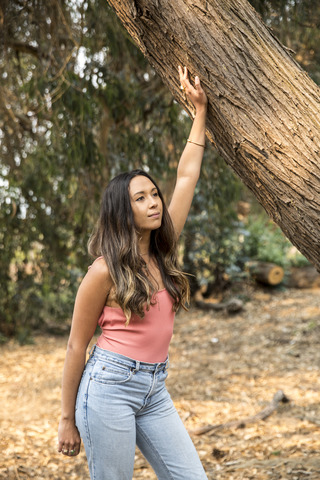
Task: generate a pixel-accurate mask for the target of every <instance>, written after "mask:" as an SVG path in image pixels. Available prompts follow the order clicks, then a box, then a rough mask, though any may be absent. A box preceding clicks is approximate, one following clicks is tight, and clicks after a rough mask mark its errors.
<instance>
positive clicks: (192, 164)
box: [168, 67, 207, 236]
mask: <svg viewBox="0 0 320 480" xmlns="http://www.w3.org/2000/svg"><path fill="white" fill-rule="evenodd" d="M179 75H180V82H181V86H182V87H183V89H184V91H185V93H186V95H187V97H188V98H189V100H191V102H192V103H193V105H194V106H195V109H196V114H195V117H194V120H193V125H192V128H191V131H190V134H189V139H188V142H187V144H186V146H185V149H184V151H183V153H182V155H181V158H180V161H179V164H178V169H177V181H176V185H175V188H174V192H173V195H172V200H171V202H170V205H169V209H168V210H169V213H170V216H171V219H172V222H173V225H174V228H175V231H176V234H177V236H179V235H180V233H181V231H182V229H183V227H184V224H185V222H186V219H187V216H188V213H189V210H190V206H191V203H192V198H193V195H194V189H195V186H196V184H197V181H198V179H199V176H200V169H201V163H202V158H203V152H204V146H205V125H206V115H207V97H206V94H205V93H204V91H203V89H202V87H201V85H200V80H199V78H198V77H195V86H194V87H193V86H192V85H191V83H190V81H189V78H188V71H187V69H186V67H185V68H184V69H183V70H182V68H181V67H179Z"/></svg>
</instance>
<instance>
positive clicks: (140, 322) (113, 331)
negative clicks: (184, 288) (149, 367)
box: [97, 289, 175, 363]
mask: <svg viewBox="0 0 320 480" xmlns="http://www.w3.org/2000/svg"><path fill="white" fill-rule="evenodd" d="M155 300H156V303H155V304H154V305H151V306H150V309H149V311H147V310H145V316H144V318H140V317H138V316H137V315H132V317H131V320H130V323H129V325H127V326H125V322H126V317H125V315H124V313H123V311H122V309H121V308H119V307H108V306H105V307H104V309H103V311H102V313H101V316H100V318H99V322H98V325H99V326H100V327H101V330H102V333H101V335H100V337H99V338H98V341H97V345H98V347H100V348H104V349H105V350H109V351H111V352H115V353H120V354H121V355H125V356H126V357H129V358H132V359H134V360H139V361H141V362H147V363H158V362H164V361H165V360H166V358H167V356H168V350H169V343H170V340H171V337H172V333H173V323H174V316H175V314H174V312H173V310H172V305H173V300H172V297H171V296H170V295H169V293H168V292H167V290H166V289H163V290H159V291H158V292H157V293H156V295H155Z"/></svg>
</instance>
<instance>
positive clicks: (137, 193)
mask: <svg viewBox="0 0 320 480" xmlns="http://www.w3.org/2000/svg"><path fill="white" fill-rule="evenodd" d="M153 190H157V187H153V188H151V190H150V192H153ZM141 193H146V192H145V190H141V191H140V192H135V193H134V194H133V196H135V195H141Z"/></svg>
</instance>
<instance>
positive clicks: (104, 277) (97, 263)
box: [88, 256, 111, 283]
mask: <svg viewBox="0 0 320 480" xmlns="http://www.w3.org/2000/svg"><path fill="white" fill-rule="evenodd" d="M88 274H89V275H90V277H92V278H93V277H94V278H95V279H96V280H98V281H104V282H107V283H110V282H111V277H110V272H109V268H108V265H107V263H106V261H105V259H104V257H102V256H101V257H98V258H96V259H95V260H94V262H93V263H92V264H91V265H89V267H88Z"/></svg>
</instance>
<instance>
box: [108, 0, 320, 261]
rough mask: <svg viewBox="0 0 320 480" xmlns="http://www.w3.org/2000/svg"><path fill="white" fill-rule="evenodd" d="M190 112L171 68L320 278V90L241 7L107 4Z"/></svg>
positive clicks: (181, 0) (161, 0) (137, 1)
mask: <svg viewBox="0 0 320 480" xmlns="http://www.w3.org/2000/svg"><path fill="white" fill-rule="evenodd" d="M108 1H109V3H110V4H111V5H112V6H113V8H114V9H115V11H116V13H117V15H118V16H119V18H120V20H121V21H122V22H123V24H124V26H125V27H126V29H127V30H128V32H129V33H130V35H131V36H132V37H133V39H134V40H135V41H136V43H137V44H138V46H139V48H140V49H141V50H142V52H143V53H144V55H145V56H146V57H147V59H148V60H149V61H150V63H151V64H152V65H153V67H154V68H155V70H156V71H157V72H158V73H159V74H160V75H161V77H162V78H163V80H164V82H165V83H166V84H167V85H168V87H169V88H170V90H171V92H172V93H173V95H174V96H175V98H176V99H177V100H178V101H179V102H180V103H182V104H183V105H184V107H185V108H186V110H187V111H188V112H189V114H192V107H191V106H190V105H188V104H187V102H186V101H185V99H184V98H183V92H181V90H180V88H179V81H178V76H177V66H178V65H186V66H187V67H188V69H189V71H190V72H191V74H192V76H193V75H195V74H198V75H199V76H200V78H201V81H202V84H203V86H204V88H205V90H206V93H207V95H208V99H209V107H208V122H207V135H208V137H209V139H210V140H211V141H212V142H213V143H215V145H216V146H217V148H218V150H219V151H220V153H221V154H222V156H223V157H224V158H225V160H226V161H227V163H228V164H229V165H230V166H231V167H232V168H233V170H235V171H236V172H237V174H238V175H239V176H240V178H241V179H242V180H243V182H244V183H245V184H246V185H247V186H248V187H249V188H250V189H251V190H252V191H253V193H254V194H255V196H256V197H257V199H258V200H259V202H260V203H261V204H262V205H263V207H264V208H265V210H266V211H267V213H268V214H269V215H270V217H271V218H272V219H273V220H274V221H275V222H276V223H277V224H278V225H279V226H280V227H281V229H282V230H283V232H284V233H285V235H286V236H287V237H288V238H289V239H290V240H291V242H292V243H293V244H294V245H296V246H297V248H298V249H299V250H300V251H301V252H302V253H303V254H304V255H305V256H306V257H307V258H308V259H309V260H310V261H311V262H312V263H314V265H315V266H316V267H317V269H318V270H320V248H319V247H320V167H319V152H320V92H319V88H318V87H317V86H316V85H315V84H314V83H313V82H312V80H311V79H310V78H309V77H308V75H307V74H306V73H305V72H304V71H303V70H302V69H301V68H300V67H299V65H298V64H297V63H296V62H295V61H294V60H293V58H292V57H291V55H290V53H289V52H288V50H287V49H286V48H285V47H283V46H282V45H281V44H280V43H279V41H278V40H277V39H276V38H275V37H274V36H273V35H272V33H271V32H270V30H269V29H268V28H267V27H266V26H265V25H264V24H263V23H262V21H261V19H260V17H259V16H258V14H257V13H256V12H255V10H254V9H253V8H252V7H251V5H250V4H249V3H248V2H247V1H246V0H174V1H172V0H123V1H116V0H108Z"/></svg>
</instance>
